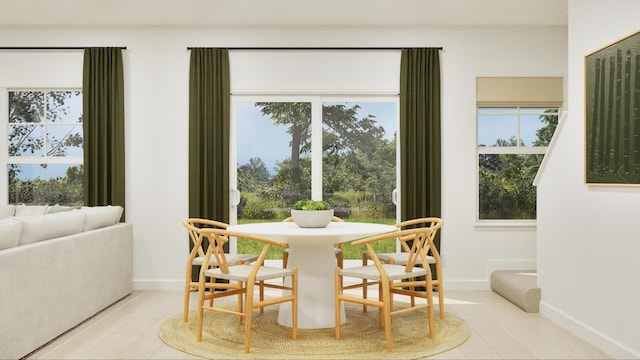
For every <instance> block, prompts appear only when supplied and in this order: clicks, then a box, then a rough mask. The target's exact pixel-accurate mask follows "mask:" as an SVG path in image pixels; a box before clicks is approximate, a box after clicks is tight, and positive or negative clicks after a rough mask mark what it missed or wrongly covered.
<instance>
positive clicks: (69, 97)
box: [46, 91, 82, 123]
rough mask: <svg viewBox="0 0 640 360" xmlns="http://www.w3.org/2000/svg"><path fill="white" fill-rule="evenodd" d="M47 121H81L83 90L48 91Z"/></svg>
mask: <svg viewBox="0 0 640 360" xmlns="http://www.w3.org/2000/svg"><path fill="white" fill-rule="evenodd" d="M46 94H47V122H50V123H81V122H82V92H80V91H48V92H47V93H46Z"/></svg>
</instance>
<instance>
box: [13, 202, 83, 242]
mask: <svg viewBox="0 0 640 360" xmlns="http://www.w3.org/2000/svg"><path fill="white" fill-rule="evenodd" d="M84 216H85V214H84V212H83V211H80V210H71V211H65V212H61V213H57V214H49V215H39V216H24V217H20V218H19V219H20V221H22V235H20V245H26V244H31V243H34V242H37V241H42V240H47V239H53V238H56V237H60V236H65V235H70V234H75V233H79V232H82V227H83V225H84Z"/></svg>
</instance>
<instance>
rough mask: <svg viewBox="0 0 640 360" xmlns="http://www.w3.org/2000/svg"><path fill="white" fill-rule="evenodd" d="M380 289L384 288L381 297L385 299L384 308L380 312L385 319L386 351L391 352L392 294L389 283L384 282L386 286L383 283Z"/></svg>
mask: <svg viewBox="0 0 640 360" xmlns="http://www.w3.org/2000/svg"><path fill="white" fill-rule="evenodd" d="M380 287H381V288H382V293H381V296H382V299H383V306H382V309H380V312H381V313H382V314H383V317H384V337H385V340H386V349H387V352H391V297H390V295H391V292H390V291H389V283H388V282H384V284H383V283H381V284H380Z"/></svg>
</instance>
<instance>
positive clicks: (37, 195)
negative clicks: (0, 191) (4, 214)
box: [9, 166, 84, 206]
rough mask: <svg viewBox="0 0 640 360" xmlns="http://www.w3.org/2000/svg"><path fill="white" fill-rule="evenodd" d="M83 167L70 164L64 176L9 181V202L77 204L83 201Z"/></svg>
mask: <svg viewBox="0 0 640 360" xmlns="http://www.w3.org/2000/svg"><path fill="white" fill-rule="evenodd" d="M83 170H84V169H83V167H82V166H72V167H70V168H69V169H67V174H66V175H67V176H66V177H56V178H51V179H48V180H43V179H40V178H36V179H33V180H17V179H16V180H14V181H11V182H10V183H9V202H10V203H13V204H23V203H24V204H59V205H65V206H79V205H82V204H83V202H84V188H83V178H84V175H83Z"/></svg>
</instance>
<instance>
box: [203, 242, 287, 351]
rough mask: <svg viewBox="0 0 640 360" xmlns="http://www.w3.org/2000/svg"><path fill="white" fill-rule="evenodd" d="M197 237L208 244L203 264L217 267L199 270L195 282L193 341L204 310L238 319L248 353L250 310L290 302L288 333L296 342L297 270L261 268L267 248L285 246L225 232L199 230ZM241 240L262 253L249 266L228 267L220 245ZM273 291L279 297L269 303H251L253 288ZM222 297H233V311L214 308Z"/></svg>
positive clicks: (265, 300) (253, 300) (267, 301)
mask: <svg viewBox="0 0 640 360" xmlns="http://www.w3.org/2000/svg"><path fill="white" fill-rule="evenodd" d="M201 234H202V236H203V237H204V238H206V239H207V240H208V241H209V247H208V248H207V252H206V254H205V258H204V262H205V263H207V261H210V260H211V259H212V258H213V259H215V261H216V262H217V263H218V267H215V268H206V267H202V268H201V269H200V279H199V282H198V323H197V327H196V340H197V341H198V342H200V341H202V327H203V317H204V311H205V310H212V311H216V312H219V313H223V314H230V315H238V325H242V322H243V320H244V326H245V328H244V333H245V337H244V352H245V353H249V349H250V346H251V324H252V319H253V310H255V309H257V308H259V309H262V308H264V307H265V306H270V305H275V304H281V303H284V302H291V303H292V306H291V309H292V332H293V339H297V338H298V268H293V269H282V268H276V267H268V266H264V265H263V264H264V258H265V256H266V255H267V251H268V250H269V247H270V246H281V247H285V246H286V244H285V243H281V242H278V241H275V240H272V239H268V238H265V237H262V236H258V235H251V234H244V233H239V232H233V231H229V230H226V229H203V230H202V231H201ZM232 236H233V237H236V238H243V239H245V240H249V241H256V242H260V243H262V250H261V251H260V254H259V255H258V259H257V260H256V261H255V262H254V263H253V264H241V265H234V266H229V264H228V261H227V256H228V254H226V253H225V252H224V248H223V247H224V244H226V243H227V242H228V241H229V238H230V237H232ZM207 278H211V279H212V280H215V279H222V280H226V281H227V282H216V281H209V282H207V281H206V279H207ZM279 278H282V279H285V278H291V282H290V283H291V285H290V286H289V285H286V282H285V281H283V282H282V283H283V285H279V284H276V283H268V282H267V281H268V280H272V279H279ZM260 284H262V286H264V287H266V288H273V289H279V290H282V293H281V295H280V296H276V297H270V298H269V299H262V298H261V299H259V300H257V301H256V300H255V299H254V289H255V287H256V286H260ZM226 296H237V299H238V304H237V309H236V310H231V309H228V308H224V307H216V306H215V304H217V303H213V299H217V298H222V297H226ZM206 300H210V302H209V305H205V301H206Z"/></svg>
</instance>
